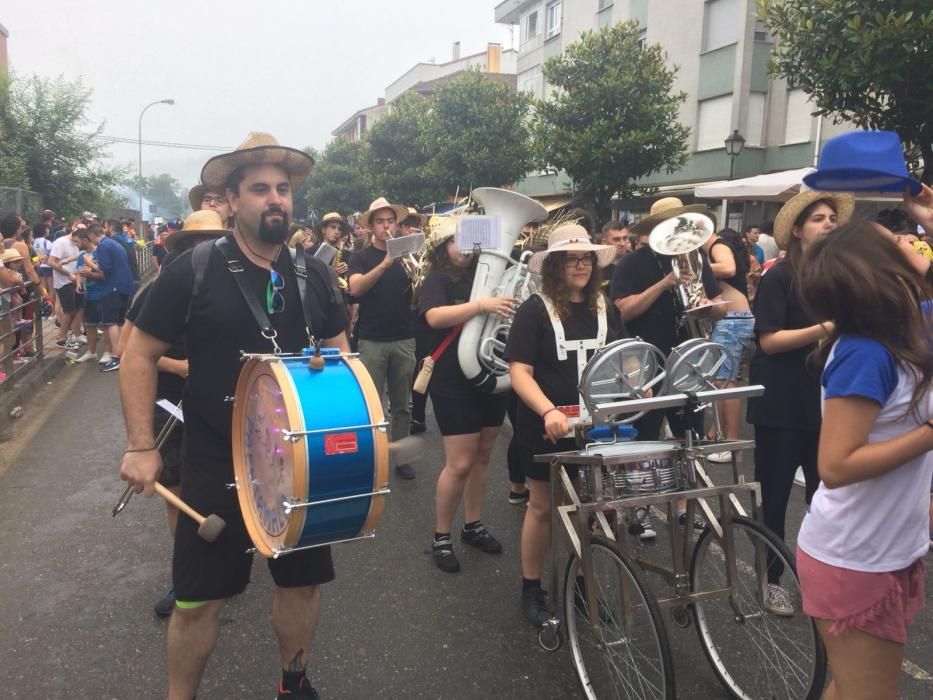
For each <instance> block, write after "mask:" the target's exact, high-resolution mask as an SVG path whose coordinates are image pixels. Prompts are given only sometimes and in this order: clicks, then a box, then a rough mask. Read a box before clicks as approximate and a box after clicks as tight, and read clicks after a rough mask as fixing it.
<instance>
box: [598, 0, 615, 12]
mask: <svg viewBox="0 0 933 700" xmlns="http://www.w3.org/2000/svg"><path fill="white" fill-rule="evenodd" d="M613 2H614V0H599V6H598V7H597V8H596V11H597V12H602V11H603V10H605V9H606V8H607V7H612V5H613Z"/></svg>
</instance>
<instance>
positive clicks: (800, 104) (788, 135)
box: [784, 90, 813, 143]
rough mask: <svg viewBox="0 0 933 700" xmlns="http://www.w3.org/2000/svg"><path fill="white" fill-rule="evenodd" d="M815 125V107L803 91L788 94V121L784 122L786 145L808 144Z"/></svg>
mask: <svg viewBox="0 0 933 700" xmlns="http://www.w3.org/2000/svg"><path fill="white" fill-rule="evenodd" d="M812 124H813V105H812V104H810V96H809V95H807V93H805V92H804V91H803V90H790V91H789V92H788V93H787V121H786V122H784V143H806V142H807V141H809V140H810V127H811V125H812Z"/></svg>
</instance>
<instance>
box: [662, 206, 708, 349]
mask: <svg viewBox="0 0 933 700" xmlns="http://www.w3.org/2000/svg"><path fill="white" fill-rule="evenodd" d="M712 235H713V221H712V219H710V218H709V217H708V216H704V215H703V214H692V213H688V214H681V215H680V216H675V217H673V218H671V219H668V220H666V221H662V222H661V223H660V224H658V225H657V226H655V227H654V228H653V229H652V231H651V235H650V236H649V238H648V246H649V247H650V248H651V250H653V251H654V252H656V253H660V254H661V255H664V256H666V257H667V258H668V259H669V260H670V264H671V270H672V272H673V273H674V279H675V280H677V284H676V286H675V287H674V297H675V298H676V300H677V305H678V306H679V307H680V314H681V316H680V323H681V325H686V326H687V329H688V330H689V332H690V337H691V338H704V337H706V335H707V333H706V332H705V329H704V327H703V323H702V321H703V319H701V318H700V316H699V315H698V314H696V313H695V312H697V310H698V308H699V306H700V304H701V302H702V301H703V299H704V298H705V296H706V291H705V289H704V288H703V256H702V255H701V254H700V248H702V247H703V245H704V244H705V243H706V242H707V241H708V240H709V238H710V236H712Z"/></svg>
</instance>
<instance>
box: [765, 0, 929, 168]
mask: <svg viewBox="0 0 933 700" xmlns="http://www.w3.org/2000/svg"><path fill="white" fill-rule="evenodd" d="M759 16H760V17H761V18H762V19H763V20H764V21H765V22H766V23H767V25H768V26H769V27H770V28H771V30H772V31H773V32H774V33H775V35H776V37H777V41H778V43H777V46H776V48H775V51H774V53H773V55H772V59H771V70H772V72H773V73H775V74H776V75H778V76H780V77H783V78H786V79H787V80H788V82H789V83H790V84H791V85H792V86H795V87H800V88H802V89H803V90H805V91H806V92H808V93H810V94H811V97H812V100H813V102H814V104H815V105H816V107H817V113H818V114H822V115H825V116H830V117H832V118H833V119H834V120H835V121H837V122H838V121H842V120H846V121H850V122H853V123H855V124H857V125H858V126H860V127H863V128H868V129H886V130H890V131H896V132H897V133H898V134H899V135H900V136H901V139H902V140H903V141H904V142H905V144H906V145H907V148H908V150H912V149H915V150H918V151H920V153H921V154H922V155H923V160H924V166H925V167H924V174H923V179H924V181H925V182H927V183H930V184H933V60H931V58H933V4H931V3H930V0H875V1H874V2H865V1H864V0H770V1H768V2H765V1H763V0H759Z"/></svg>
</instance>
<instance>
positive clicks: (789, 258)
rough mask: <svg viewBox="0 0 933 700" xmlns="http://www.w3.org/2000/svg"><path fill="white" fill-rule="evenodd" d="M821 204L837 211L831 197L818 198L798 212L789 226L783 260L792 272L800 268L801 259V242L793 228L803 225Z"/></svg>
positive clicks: (835, 212) (834, 211)
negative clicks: (788, 236) (788, 237)
mask: <svg viewBox="0 0 933 700" xmlns="http://www.w3.org/2000/svg"><path fill="white" fill-rule="evenodd" d="M823 204H825V205H826V206H827V207H829V208H830V209H832V210H833V213H834V214H838V213H839V211H838V208H837V207H836V203H835V202H834V201H833V200H832V199H829V198H826V199H818V200H816V201H815V202H812V203H811V204H810V205H809V206H808V207H807V208H806V209H804V210H803V211H802V212H800V214H799V215H798V216H797V218H796V219H794V223H793V225H792V226H791V229H790V242H789V243H788V244H787V255H785V256H784V261H785V262H787V263H789V264H790V269H791V272H793V273H794V274H797V272H798V270H800V263H801V260H802V259H803V242H802V241H801V240H800V239H799V238H797V236H795V235H794V229H795V228H800V227H801V226H803V225H804V224H805V223H806V222H807V219H809V218H810V214H812V213H813V212H814V211H815V210H816V208H817V207H819V206H822V205H823Z"/></svg>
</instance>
